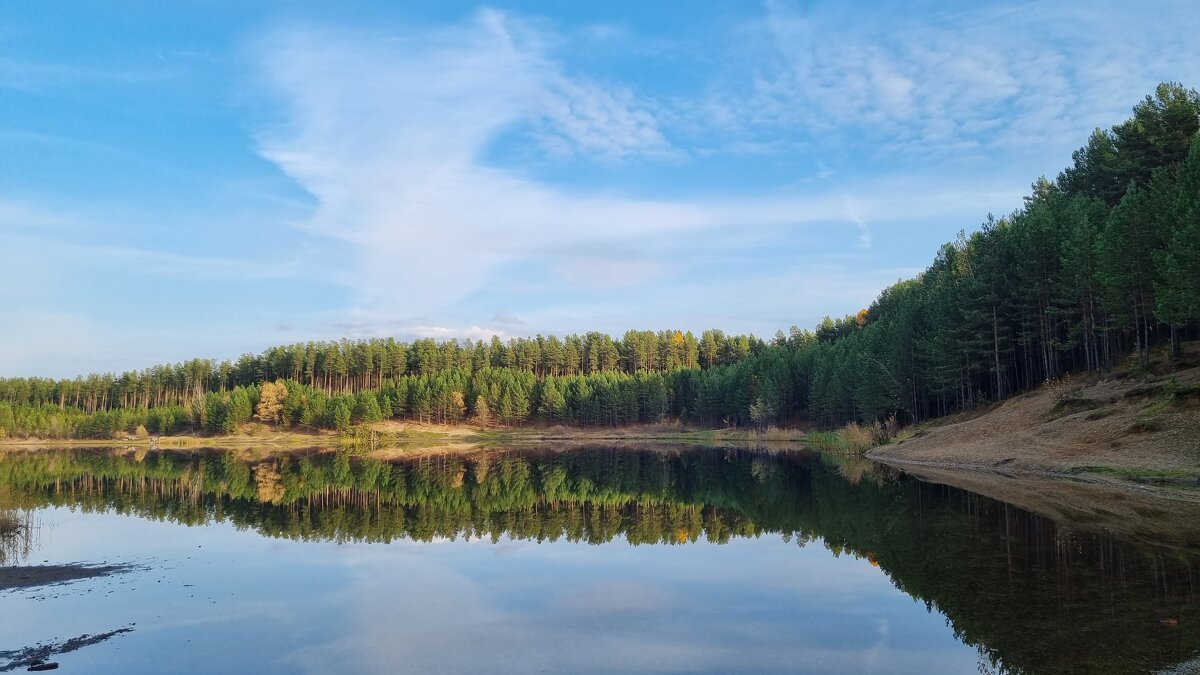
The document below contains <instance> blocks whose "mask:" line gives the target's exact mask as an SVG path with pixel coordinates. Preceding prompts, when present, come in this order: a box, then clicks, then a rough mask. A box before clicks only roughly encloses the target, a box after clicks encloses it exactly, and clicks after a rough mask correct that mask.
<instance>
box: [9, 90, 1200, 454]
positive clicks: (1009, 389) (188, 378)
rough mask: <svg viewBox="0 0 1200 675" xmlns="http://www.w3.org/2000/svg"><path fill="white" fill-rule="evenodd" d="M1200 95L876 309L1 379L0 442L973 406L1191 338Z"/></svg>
mask: <svg viewBox="0 0 1200 675" xmlns="http://www.w3.org/2000/svg"><path fill="white" fill-rule="evenodd" d="M1198 129H1200V95H1198V94H1197V92H1196V91H1195V90H1192V89H1188V88H1185V87H1183V86H1182V85H1179V84H1174V83H1164V84H1161V85H1159V86H1158V87H1157V88H1156V90H1155V92H1154V93H1153V94H1151V95H1149V96H1147V97H1146V98H1145V99H1144V100H1143V101H1141V102H1139V103H1138V104H1137V105H1136V106H1134V108H1133V113H1132V116H1131V117H1130V118H1129V119H1127V120H1125V121H1124V122H1121V123H1120V124H1117V125H1116V126H1113V127H1112V128H1110V129H1097V130H1095V131H1094V132H1093V133H1092V135H1091V136H1090V137H1089V138H1088V139H1087V141H1086V143H1085V145H1084V146H1083V147H1081V148H1080V149H1078V150H1077V151H1075V152H1074V153H1073V155H1072V157H1071V162H1070V165H1069V166H1068V167H1067V168H1066V169H1064V170H1063V171H1062V172H1061V173H1059V175H1058V176H1057V177H1056V178H1055V179H1054V180H1049V179H1046V178H1044V177H1043V178H1039V179H1038V180H1037V181H1035V182H1034V183H1033V185H1032V188H1031V192H1030V194H1029V195H1028V196H1027V197H1026V198H1025V200H1024V204H1023V206H1022V207H1021V208H1019V209H1018V210H1016V211H1015V212H1013V213H1011V214H1009V215H1007V216H1002V217H999V218H997V217H994V216H992V215H988V216H987V218H986V219H985V220H984V222H983V223H982V225H981V226H980V227H979V228H977V229H972V230H971V231H970V233H969V234H968V232H967V231H966V230H962V231H960V232H959V233H958V236H957V237H956V238H955V239H954V240H953V241H951V242H948V243H946V244H944V245H943V246H942V247H941V248H940V249H939V250H938V252H937V254H936V256H935V257H934V259H933V261H932V263H931V264H930V265H929V267H928V268H927V269H926V270H925V271H924V272H923V273H921V274H920V275H918V276H917V277H916V278H913V279H908V280H902V281H899V282H897V283H896V284H894V285H892V286H891V287H889V288H886V289H884V290H883V292H882V293H880V295H879V297H878V298H877V299H876V300H875V301H874V302H873V303H872V304H871V305H870V306H869V307H867V308H865V309H862V310H860V311H858V312H856V313H854V314H850V315H847V316H845V317H842V318H837V319H834V318H829V317H827V318H826V319H825V320H824V321H822V322H821V323H820V324H819V325H818V326H816V327H815V328H814V329H812V330H802V329H800V328H798V327H795V326H793V327H792V328H791V329H790V331H788V332H787V333H784V332H783V331H779V332H777V333H776V334H775V336H774V337H773V338H771V339H769V340H763V339H759V338H756V337H753V336H727V335H725V334H724V333H723V332H722V331H720V330H706V331H704V332H703V333H702V334H701V335H700V337H699V338H697V337H696V336H695V335H694V334H693V333H691V332H687V331H679V330H666V331H659V332H654V331H637V330H631V331H628V332H627V333H625V335H624V336H622V337H621V338H619V339H616V338H613V337H612V336H609V335H605V334H602V333H596V332H592V333H587V334H586V335H582V336H580V335H569V336H567V337H565V338H562V339H559V338H557V337H555V336H549V337H543V336H540V335H539V336H537V337H535V338H519V339H516V338H514V339H510V340H508V341H507V342H505V341H502V340H500V339H499V338H493V339H492V340H491V341H476V342H469V341H468V342H466V343H459V342H458V341H456V340H449V341H444V342H436V341H434V340H432V339H421V340H416V341H414V342H411V343H405V342H400V341H397V340H394V339H371V340H359V341H350V340H342V341H340V342H310V343H305V344H295V345H285V346H280V347H274V348H271V349H267V350H266V351H264V352H262V353H261V354H257V355H254V354H247V355H244V356H242V357H241V358H240V359H238V360H237V361H236V362H228V361H222V362H215V361H211V360H203V359H194V360H192V361H188V362H185V363H180V364H175V365H163V366H157V367H153V368H148V369H145V370H142V371H138V372H127V373H123V374H120V375H114V374H106V375H90V376H88V377H86V378H85V377H79V378H75V379H67V380H52V379H45V378H7V379H0V437H3V436H11V437H41V438H73V437H81V438H106V437H111V436H113V435H114V434H118V433H121V432H126V433H133V432H137V431H141V430H145V431H146V432H147V433H155V434H169V433H176V432H182V431H189V432H203V433H230V432H233V431H236V430H237V429H239V428H240V427H241V426H242V425H243V424H246V423H248V422H251V421H252V420H255V419H257V420H259V421H260V422H261V423H264V424H270V425H275V426H279V427H285V428H294V427H299V428H312V429H338V430H346V429H348V428H350V427H351V426H352V425H354V424H360V423H370V422H375V421H379V420H383V419H402V420H414V421H422V422H435V423H451V424H453V423H461V422H470V423H473V424H478V425H484V426H492V425H504V426H515V425H525V424H563V425H593V426H617V425H630V424H640V423H658V422H664V421H681V422H684V423H688V424H694V425H702V426H707V427H720V426H757V427H765V426H771V425H788V424H794V423H797V422H799V421H808V422H810V423H813V424H816V425H819V426H823V427H833V426H837V425H841V424H844V423H847V422H851V421H860V422H873V421H878V420H882V419H886V418H893V417H894V419H896V420H898V421H900V422H903V423H912V422H919V421H921V420H924V419H928V418H931V417H936V416H940V415H945V414H949V413H952V412H955V411H959V410H964V409H969V408H972V407H975V406H978V405H980V404H983V403H986V402H989V401H997V400H1001V399H1004V398H1006V397H1009V396H1012V395H1014V394H1016V393H1020V392H1023V391H1028V390H1029V389H1032V388H1034V387H1037V386H1040V385H1041V384H1043V383H1045V382H1047V381H1053V380H1055V379H1057V378H1060V377H1063V376H1064V375H1067V374H1070V373H1079V372H1097V371H1106V370H1110V369H1112V368H1114V367H1117V366H1119V365H1123V366H1128V367H1130V368H1132V369H1134V370H1136V369H1146V368H1149V367H1150V365H1151V354H1152V351H1154V350H1162V351H1164V352H1165V353H1164V356H1166V357H1167V358H1176V357H1178V356H1179V355H1180V352H1181V345H1182V343H1183V342H1184V341H1186V340H1189V339H1194V338H1195V337H1196V334H1197V319H1198V318H1200V135H1198V133H1197V131H1198Z"/></svg>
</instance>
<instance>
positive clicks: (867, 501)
mask: <svg viewBox="0 0 1200 675" xmlns="http://www.w3.org/2000/svg"><path fill="white" fill-rule="evenodd" d="M0 507H5V508H12V509H16V511H15V513H16V514H19V515H21V517H23V518H26V519H27V520H28V521H29V522H30V524H31V525H32V526H33V528H32V530H31V536H30V538H29V539H27V540H24V541H22V542H20V545H15V544H13V543H12V542H10V543H9V544H8V545H6V546H5V547H4V549H3V556H4V563H5V564H7V565H41V564H61V563H73V562H79V563H89V564H98V563H102V562H107V563H109V564H132V565H134V566H135V568H134V569H133V570H131V571H128V572H125V573H122V574H116V575H112V576H108V577H103V578H94V579H85V580H80V581H74V582H71V583H67V584H59V585H53V586H40V587H34V588H23V589H8V590H0V652H3V651H6V650H18V649H21V648H25V647H29V646H33V645H37V644H59V643H62V642H63V641H65V640H69V639H71V638H75V637H77V636H81V635H84V634H89V635H95V634H98V633H103V632H106V631H113V630H118V629H122V628H130V629H132V630H131V631H130V632H127V633H124V634H119V635H115V636H113V637H111V638H110V639H107V640H105V641H102V642H100V643H98V644H93V645H89V646H86V647H83V648H81V649H78V650H76V651H73V652H70V653H61V654H55V655H54V656H53V657H52V659H53V660H55V661H57V662H59V663H60V664H61V668H60V672H80V673H84V672H86V673H109V672H111V673H117V672H120V673H161V672H255V673H275V672H313V673H327V672H334V671H341V672H364V673H375V672H380V673H383V672H387V673H394V672H413V673H536V672H572V673H612V672H628V673H740V672H745V673H770V672H787V673H797V672H799V673H872V672H874V673H973V672H997V673H999V672H1030V673H1060V672H1062V673H1066V672H1072V673H1073V672H1078V673H1134V672H1155V671H1158V670H1161V669H1164V668H1168V667H1172V666H1175V665H1176V664H1179V663H1182V662H1186V661H1188V660H1189V659H1194V658H1196V657H1197V656H1198V655H1200V630H1198V629H1197V626H1200V574H1198V573H1200V552H1198V551H1200V531H1196V530H1200V525H1198V526H1197V528H1196V530H1192V529H1191V528H1190V526H1189V525H1188V524H1187V523H1186V522H1185V524H1184V526H1183V527H1182V529H1180V528H1173V527H1171V526H1170V525H1171V514H1170V512H1169V509H1168V510H1167V511H1163V512H1155V513H1147V514H1146V516H1145V517H1146V519H1147V523H1146V525H1147V531H1153V532H1155V533H1157V534H1155V535H1154V536H1152V537H1148V538H1149V539H1151V540H1152V541H1151V542H1150V543H1146V540H1147V538H1146V537H1138V539H1139V541H1140V542H1141V543H1138V544H1134V543H1131V542H1129V541H1122V540H1121V539H1120V538H1113V537H1109V536H1106V535H1105V534H1103V533H1102V532H1100V529H1101V528H1095V527H1092V528H1089V527H1088V526H1087V524H1086V523H1083V524H1081V523H1070V524H1064V523H1056V522H1054V521H1052V520H1049V519H1046V518H1043V517H1040V516H1036V515H1033V514H1030V513H1028V512H1025V511H1022V510H1020V509H1017V508H1015V507H1013V506H1009V505H1006V504H1004V503H1001V502H997V501H993V500H990V499H986V498H983V497H980V496H977V495H973V494H971V493H968V492H964V491H962V490H957V489H953V488H948V487H945V486H940V485H932V484H928V483H923V482H921V481H918V480H916V479H914V478H911V477H908V476H905V475H901V474H898V473H897V472H895V471H892V470H889V469H885V468H884V467H881V466H878V465H873V464H869V463H862V462H856V463H845V462H844V461H840V460H834V459H830V458H828V457H822V456H818V455H810V454H804V453H783V454H762V453H752V452H748V451H733V450H722V449H711V448H709V449H705V448H692V449H686V450H678V449H676V450H662V451H631V450H627V449H626V450H614V449H603V448H600V449H589V450H573V451H570V452H561V453H556V452H547V451H540V452H537V451H535V452H516V451H494V452H488V453H484V454H479V455H476V456H471V457H431V458H425V459H421V460H409V461H402V462H385V461H380V460H371V459H359V458H356V457H351V456H349V455H346V454H338V453H332V452H330V453H308V454H301V455H297V456H295V457H288V458H284V459H278V458H276V459H269V460H246V459H241V458H239V456H238V455H237V454H235V453H226V452H220V451H194V452H192V451H189V452H162V453H150V454H145V453H139V454H134V453H113V452H108V451H98V450H65V451H61V452H53V453H46V452H42V453H36V454H35V453H17V454H9V455H0ZM1164 523H1166V524H1165V525H1164ZM1164 533H1165V534H1164ZM12 658H13V657H12V655H7V656H6V655H3V654H0V669H3V668H4V667H5V665H6V664H9V663H11V662H12ZM20 670H22V671H24V667H23V666H22V667H21V668H20Z"/></svg>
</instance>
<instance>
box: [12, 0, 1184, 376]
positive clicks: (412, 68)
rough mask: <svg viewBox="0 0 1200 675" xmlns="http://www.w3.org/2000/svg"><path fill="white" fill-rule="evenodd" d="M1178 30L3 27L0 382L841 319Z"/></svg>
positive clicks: (1147, 74)
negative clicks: (395, 347)
mask: <svg viewBox="0 0 1200 675" xmlns="http://www.w3.org/2000/svg"><path fill="white" fill-rule="evenodd" d="M1197 34H1200V12H1197V11H1195V7H1194V5H1192V4H1191V3H1188V2H1174V3H1172V2H1163V3H1138V4H1137V6H1136V7H1135V6H1134V5H1133V4H1131V3H1105V2H1087V3H1032V4H1020V5H1011V4H994V5H989V4H984V3H961V4H959V5H956V6H951V5H949V4H948V3H934V2H924V3H922V2H915V3H903V4H902V5H901V4H898V3H895V4H880V5H875V4H871V3H842V2H837V3H834V2H831V3H789V2H782V1H780V2H767V3H754V2H733V3H718V2H711V3H700V4H697V3H690V2H687V3H685V2H678V3H672V2H664V3H644V2H603V3H562V2H529V3H511V2H510V3H495V4H490V5H476V4H467V3H455V2H429V3H416V2H409V3H393V2H378V3H365V2H364V3H355V2H344V3H311V4H307V5H305V4H300V3H262V4H254V5H251V4H250V3H233V2H229V3H224V2H202V3H151V2H103V3H101V2H95V3H85V2H81V3H21V4H10V5H7V6H6V7H5V10H4V12H3V13H0V158H3V159H2V160H0V270H2V271H3V273H4V277H5V281H6V283H4V284H3V285H0V303H3V304H2V306H3V307H4V316H5V327H4V330H3V331H0V375H47V376H72V375H75V374H78V373H86V372H90V371H105V370H122V369H128V368H141V367H145V366H149V365H152V364H154V363H161V362H172V361H178V360H182V359H185V358H190V357H192V356H209V357H215V358H235V357H236V356H237V355H238V354H240V353H242V352H246V351H259V350H261V349H263V348H265V347H267V346H270V345H274V344H281V343H290V342H296V341H304V340H309V339H332V338H339V337H368V336H382V335H394V336H397V337H400V338H404V339H411V338H413V337H415V336H434V337H439V338H450V337H458V338H486V337H490V336H491V335H492V334H499V335H501V336H502V337H510V336H519V335H532V334H535V333H543V334H548V333H557V334H563V333H568V332H582V331H587V330H602V331H607V332H612V333H614V334H620V333H623V332H624V331H625V330H626V329H629V328H639V329H646V328H650V329H662V328H669V327H670V328H674V327H680V328H685V329H691V330H694V331H697V332H698V331H700V330H703V329H705V328H709V327H719V328H722V329H724V330H726V331H727V332H735V333H740V332H752V333H755V334H758V335H763V336H769V335H771V334H772V333H774V331H775V330H776V329H780V328H782V329H786V328H787V327H788V326H790V325H793V324H795V325H799V326H802V327H810V326H812V325H813V324H814V323H816V322H817V321H819V320H820V318H821V317H822V316H824V315H826V314H832V315H842V314H846V313H850V312H853V311H855V310H857V309H858V308H860V307H863V306H866V305H867V304H869V303H870V302H871V300H872V299H873V298H874V297H875V295H876V294H877V293H878V292H879V291H880V290H881V289H882V288H883V287H884V286H886V285H888V284H890V283H892V282H894V281H896V280H897V279H898V278H901V277H909V276H912V275H913V274H916V273H917V272H919V271H920V270H921V269H923V268H924V266H925V265H926V264H927V263H928V262H929V261H930V259H931V258H932V256H933V254H934V253H935V251H936V249H937V246H938V245H940V244H941V243H942V242H944V241H947V240H950V239H952V238H953V237H954V235H955V233H956V232H957V231H958V230H959V229H960V228H966V229H968V230H969V229H971V228H973V227H976V226H977V225H978V224H979V223H980V222H982V221H983V220H984V218H985V217H986V215H987V214H988V213H989V212H993V213H996V214H1004V213H1007V212H1009V211H1011V210H1012V209H1014V208H1016V207H1018V206H1019V205H1020V203H1021V197H1022V195H1024V194H1025V193H1026V192H1027V190H1028V186H1029V184H1030V183H1031V182H1032V181H1033V180H1034V179H1035V178H1037V177H1038V176H1039V175H1043V174H1045V175H1049V176H1053V175H1055V174H1056V173H1057V172H1058V171H1059V170H1060V169H1062V168H1063V167H1064V166H1065V165H1066V164H1067V163H1068V162H1069V160H1070V153H1071V151H1072V150H1073V149H1075V148H1077V147H1078V146H1080V145H1082V143H1083V142H1084V141H1085V139H1086V136H1087V134H1088V133H1089V131H1090V130H1091V129H1092V128H1094V127H1097V126H1105V127H1106V126H1110V125H1112V124H1114V123H1116V122H1119V121H1121V120H1122V119H1124V118H1125V117H1126V116H1127V114H1128V110H1129V108H1130V107H1131V106H1132V105H1133V104H1134V103H1136V102H1137V101H1138V100H1139V99H1141V98H1142V97H1143V96H1145V95H1146V94H1147V93H1149V92H1151V91H1152V89H1153V87H1154V85H1155V84H1156V83H1157V82H1159V81H1162V80H1175V81H1183V83H1184V84H1186V85H1189V86H1196V85H1197V82H1194V81H1189V80H1188V79H1187V78H1189V77H1191V76H1192V74H1194V73H1196V72H1200V68H1198V67H1200V42H1198V41H1196V40H1195V39H1194V36H1195V35H1197Z"/></svg>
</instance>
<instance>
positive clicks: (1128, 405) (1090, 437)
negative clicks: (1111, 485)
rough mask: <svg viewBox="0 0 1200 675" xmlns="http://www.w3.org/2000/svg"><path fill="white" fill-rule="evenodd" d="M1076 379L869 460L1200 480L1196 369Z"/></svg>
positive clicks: (937, 427) (941, 425)
mask: <svg viewBox="0 0 1200 675" xmlns="http://www.w3.org/2000/svg"><path fill="white" fill-rule="evenodd" d="M1190 347H1191V350H1190V352H1189V357H1190V358H1192V359H1193V360H1192V361H1191V362H1185V365H1184V367H1182V368H1180V369H1178V370H1175V371H1174V372H1171V373H1169V374H1157V375H1156V374H1148V375H1140V376H1135V375H1131V374H1130V373H1129V372H1128V371H1118V372H1116V373H1113V374H1110V375H1108V376H1091V377H1075V378H1071V379H1067V380H1064V381H1062V382H1058V383H1054V384H1051V385H1047V386H1045V387H1042V388H1040V389H1038V390H1036V391H1034V392H1031V393H1028V394H1024V395H1022V396H1018V397H1016V398H1013V399H1010V400H1008V401H1005V402H1004V403H1001V404H999V405H997V406H995V407H993V408H991V409H989V410H987V411H985V412H983V413H982V414H980V413H964V414H962V415H958V416H955V417H951V418H949V419H947V420H945V421H942V422H938V423H934V424H933V425H931V426H927V427H924V428H921V429H919V430H918V431H917V434H916V436H914V437H912V438H910V439H908V440H905V441H903V442H900V443H897V444H893V445H887V446H883V447H880V448H876V449H874V450H872V451H871V452H870V453H868V456H869V457H871V458H872V459H878V460H881V461H884V462H889V463H911V464H920V465H926V466H941V467H961V468H995V469H1004V470H1015V471H1033V472H1041V473H1080V472H1088V473H1100V474H1111V475H1118V476H1130V477H1143V478H1151V477H1163V478H1175V479H1189V478H1200V367H1197V366H1196V365H1195V360H1194V359H1195V356H1196V353H1195V352H1196V345H1194V344H1193V345H1190Z"/></svg>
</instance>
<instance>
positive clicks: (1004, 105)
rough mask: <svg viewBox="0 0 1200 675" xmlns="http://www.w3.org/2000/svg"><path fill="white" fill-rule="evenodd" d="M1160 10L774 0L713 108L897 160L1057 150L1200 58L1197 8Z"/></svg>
mask: <svg viewBox="0 0 1200 675" xmlns="http://www.w3.org/2000/svg"><path fill="white" fill-rule="evenodd" d="M1160 9H1161V10H1162V11H1161V12H1158V11H1146V9H1145V8H1144V7H1140V6H1133V5H1128V4H1126V3H1109V2H1100V3H1089V4H1087V5H1081V4H1076V3H1067V4H1062V3H1025V4H1022V5H1017V6H1008V5H1006V6H1002V7H995V6H988V5H977V6H973V7H972V8H969V9H967V10H964V11H949V10H946V11H940V12H934V13H932V14H930V13H910V12H907V11H905V12H889V11H886V10H885V11H880V12H871V13H866V12H862V11H845V10H844V9H843V8H841V7H838V8H833V7H830V6H816V7H808V6H803V7H802V6H801V5H800V4H799V3H793V2H784V1H783V0H772V1H771V2H768V4H767V14H766V16H765V18H764V20H763V21H762V22H761V24H760V26H759V31H760V32H759V35H760V37H761V38H762V40H761V41H762V44H764V45H766V47H764V48H763V49H760V50H757V51H755V52H754V55H753V58H754V60H753V61H752V62H750V63H748V64H746V66H745V68H746V69H745V70H743V71H741V76H742V77H743V78H745V79H748V81H749V82H750V83H751V84H750V85H749V86H748V87H738V86H735V85H733V84H727V86H725V87H721V88H718V89H716V93H715V96H714V98H715V99H716V100H715V101H714V102H712V103H710V105H711V106H712V109H714V110H719V111H721V116H722V119H721V121H722V122H723V123H724V124H726V125H727V126H728V125H731V124H734V123H736V124H737V125H740V128H741V129H742V130H743V131H745V130H748V129H754V130H756V132H757V133H761V132H762V129H763V128H764V127H766V128H769V127H775V128H784V127H791V128H795V129H803V130H805V131H806V132H807V135H808V136H810V137H812V138H815V139H819V140H822V141H824V144H825V145H827V146H828V145H832V144H842V143H850V144H854V143H862V142H866V143H870V144H872V145H874V146H876V147H878V148H879V152H881V153H883V154H885V155H890V156H893V157H895V156H897V155H898V156H904V155H909V156H916V157H929V156H936V157H941V158H954V157H955V156H962V155H965V156H967V157H976V156H988V155H994V153H996V152H997V151H1012V150H1014V149H1018V150H1021V151H1022V152H1025V153H1026V154H1028V151H1029V150H1034V151H1038V152H1037V154H1038V156H1039V158H1043V159H1044V158H1046V157H1052V158H1059V157H1062V156H1063V153H1064V152H1069V151H1070V150H1071V149H1073V148H1074V147H1077V146H1078V145H1079V144H1080V143H1081V142H1082V139H1083V138H1084V137H1085V135H1086V133H1087V132H1088V131H1090V130H1091V129H1092V128H1093V127H1095V126H1098V125H1100V126H1107V125H1109V124H1112V123H1113V122H1115V121H1117V120H1119V119H1120V117H1121V116H1123V115H1124V114H1125V112H1126V111H1127V110H1128V108H1129V106H1130V105H1131V104H1132V103H1133V102H1135V101H1136V100H1138V99H1139V98H1140V97H1141V96H1143V95H1145V94H1146V93H1147V92H1148V91H1150V89H1151V88H1152V87H1153V85H1154V84H1155V83H1157V82H1158V81H1160V80H1162V79H1173V78H1174V79H1177V78H1179V77H1183V76H1184V75H1186V74H1187V73H1188V72H1194V71H1195V69H1196V68H1197V67H1200V45H1198V44H1197V42H1196V41H1195V40H1192V39H1190V38H1188V37H1187V36H1188V35H1194V34H1195V32H1196V30H1198V29H1200V15H1198V14H1197V13H1196V12H1194V11H1188V9H1189V3H1185V2H1166V3H1163V7H1161V8H1160ZM1162 15H1170V16H1174V17H1176V19H1174V20H1172V21H1171V22H1164V21H1162V20H1161V18H1160V17H1161V16H1162ZM1180 19H1181V20H1182V21H1183V24H1185V25H1180V24H1179V20H1180ZM772 52H773V53H772ZM747 75H749V76H750V77H747ZM1057 161H1059V162H1063V161H1065V159H1058V160H1057Z"/></svg>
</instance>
